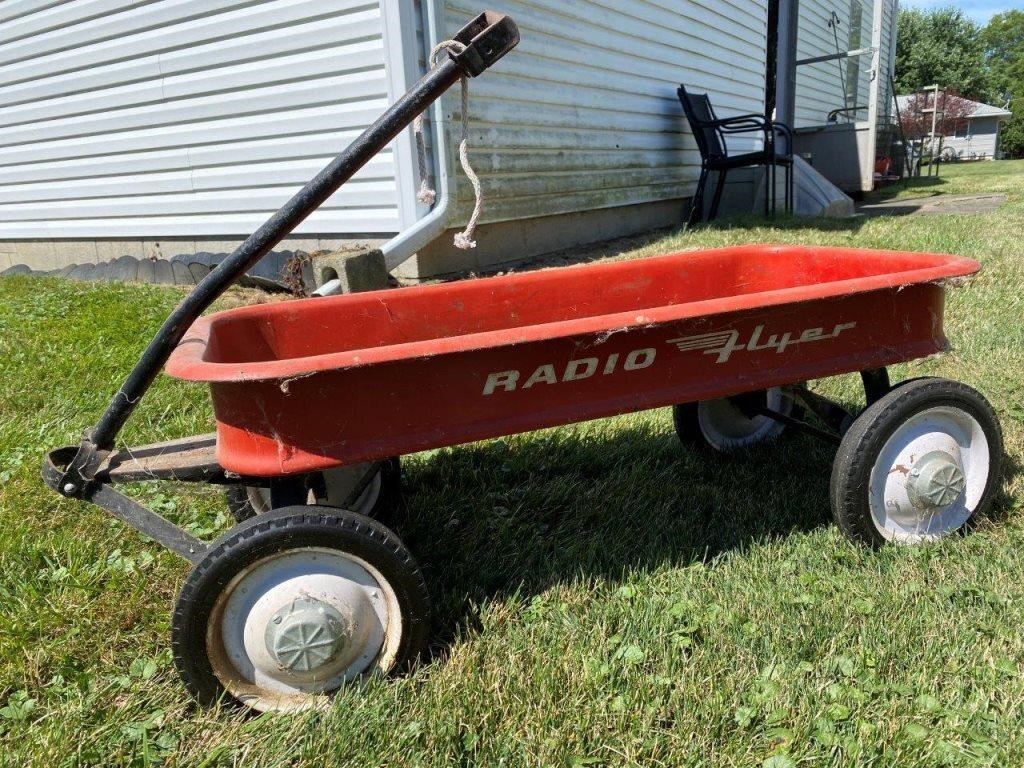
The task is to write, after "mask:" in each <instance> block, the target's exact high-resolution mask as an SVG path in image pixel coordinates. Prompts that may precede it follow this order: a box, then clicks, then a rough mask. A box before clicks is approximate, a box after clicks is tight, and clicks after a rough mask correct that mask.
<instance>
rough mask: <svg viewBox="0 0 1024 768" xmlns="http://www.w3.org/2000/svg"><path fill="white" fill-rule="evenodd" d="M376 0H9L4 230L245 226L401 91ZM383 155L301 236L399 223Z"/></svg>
mask: <svg viewBox="0 0 1024 768" xmlns="http://www.w3.org/2000/svg"><path fill="white" fill-rule="evenodd" d="M385 59H386V57H385V51H384V42H383V39H382V20H381V12H380V8H379V5H378V4H377V3H374V2H368V1H367V0H259V1H254V0H248V1H246V2H242V1H240V0H155V1H150V2H135V3H126V2H123V0H122V1H116V0H71V2H64V3H60V4H54V3H53V2H43V1H40V0H7V1H6V2H4V3H3V4H2V5H0V238H39V239H52V238H104V239H107V238H118V237H121V238H158V237H172V236H192V237H195V236H222V235H245V234H248V233H249V232H251V231H252V230H253V229H255V228H256V227H257V226H259V225H260V224H262V223H263V221H264V220H265V219H266V218H267V217H268V216H269V215H270V214H271V213H273V211H274V210H276V209H277V208H278V207H279V206H280V205H281V204H282V203H283V202H285V201H286V200H287V199H288V198H289V197H290V196H291V195H292V194H293V193H294V192H295V191H296V190H297V189H298V188H299V187H300V186H301V185H302V184H303V183H305V182H306V181H307V180H308V179H309V178H311V177H312V176H313V175H314V174H315V173H316V172H317V171H318V170H319V169H320V168H321V167H323V166H324V165H325V164H326V163H327V162H328V161H329V160H330V159H331V158H332V157H333V156H334V155H336V154H337V153H338V152H339V151H340V150H341V149H343V148H344V147H345V146H346V145H347V144H348V143H349V142H350V141H351V140H352V139H353V138H354V137H355V136H357V135H358V133H359V132H360V131H361V130H362V129H363V128H365V127H366V126H367V125H368V124H369V123H370V122H372V121H373V120H374V119H375V118H376V117H377V116H378V115H379V114H380V113H381V112H382V111H383V110H384V109H385V108H386V106H387V104H388V102H389V95H390V94H389V86H388V78H387V76H386V72H385V66H384V62H385ZM399 219H400V216H399V200H398V191H397V185H396V181H395V158H394V157H393V155H392V151H391V150H390V149H389V150H388V151H385V152H383V153H382V154H381V155H379V156H378V157H377V158H376V159H375V160H374V161H373V162H371V163H370V164H369V165H368V166H367V167H366V168H365V169H363V171H361V172H360V173H359V174H358V175H357V177H356V178H355V179H354V180H353V181H352V182H351V183H350V184H348V185H346V186H345V187H344V188H343V189H342V190H341V191H340V192H339V193H338V194H337V195H335V196H334V197H333V198H332V199H331V200H330V201H328V202H327V204H326V205H325V206H324V207H323V208H321V210H320V211H318V212H316V213H314V214H313V215H312V216H311V217H310V218H309V219H307V220H306V222H304V223H303V224H302V225H300V228H299V229H298V230H297V232H300V233H303V232H305V233H338V234H346V233H358V234H372V233H389V232H395V231H397V230H398V229H399V227H400V221H399Z"/></svg>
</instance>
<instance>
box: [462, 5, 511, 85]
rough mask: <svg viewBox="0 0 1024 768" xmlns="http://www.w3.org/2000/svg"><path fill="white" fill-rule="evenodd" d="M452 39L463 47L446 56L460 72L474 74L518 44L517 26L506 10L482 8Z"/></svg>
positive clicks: (479, 72) (471, 75) (477, 73)
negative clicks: (499, 11)
mask: <svg viewBox="0 0 1024 768" xmlns="http://www.w3.org/2000/svg"><path fill="white" fill-rule="evenodd" d="M452 39H453V40H455V41H456V42H459V43H462V44H463V45H464V46H466V48H465V50H463V51H462V52H461V53H457V54H456V53H451V52H449V56H451V57H452V60H454V61H455V63H456V64H458V65H459V67H460V68H461V69H462V71H463V72H465V73H466V74H467V75H469V76H470V77H476V76H477V75H479V74H481V73H483V72H484V70H486V69H487V68H488V67H490V66H491V65H492V64H494V63H495V62H496V61H498V59H500V58H501V57H502V56H504V55H505V54H506V53H508V52H509V51H511V50H512V49H513V48H515V47H516V46H517V45H519V27H517V26H516V23H515V22H514V21H513V20H512V17H511V16H509V15H507V14H504V13H498V12H497V11H484V12H483V13H481V14H480V15H479V16H477V17H476V18H475V19H473V20H472V21H471V22H469V24H467V25H466V26H464V27H463V28H462V29H460V30H459V32H458V34H456V35H455V37H454V38H452Z"/></svg>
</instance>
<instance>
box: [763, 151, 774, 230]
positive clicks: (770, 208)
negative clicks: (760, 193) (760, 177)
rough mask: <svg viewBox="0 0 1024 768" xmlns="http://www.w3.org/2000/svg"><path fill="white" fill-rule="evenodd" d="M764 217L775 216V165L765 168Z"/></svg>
mask: <svg viewBox="0 0 1024 768" xmlns="http://www.w3.org/2000/svg"><path fill="white" fill-rule="evenodd" d="M764 215H765V216H766V217H771V216H774V215H775V163H771V162H770V163H768V164H767V165H765V167H764Z"/></svg>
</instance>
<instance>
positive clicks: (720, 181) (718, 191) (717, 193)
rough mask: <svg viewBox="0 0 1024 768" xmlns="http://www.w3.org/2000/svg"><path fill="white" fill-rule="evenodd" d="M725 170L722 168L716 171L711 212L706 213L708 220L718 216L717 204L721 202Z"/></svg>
mask: <svg viewBox="0 0 1024 768" xmlns="http://www.w3.org/2000/svg"><path fill="white" fill-rule="evenodd" d="M726 173H727V171H726V170H725V169H724V168H723V169H722V170H720V171H719V172H718V186H716V187H715V197H714V199H713V200H712V201H711V212H710V213H709V214H708V221H714V220H715V218H717V216H718V206H719V205H721V203H722V193H723V192H724V191H725V176H726Z"/></svg>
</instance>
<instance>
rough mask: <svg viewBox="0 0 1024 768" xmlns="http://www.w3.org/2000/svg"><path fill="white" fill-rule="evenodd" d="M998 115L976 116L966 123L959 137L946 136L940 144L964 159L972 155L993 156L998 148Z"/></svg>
mask: <svg viewBox="0 0 1024 768" xmlns="http://www.w3.org/2000/svg"><path fill="white" fill-rule="evenodd" d="M1001 119H1003V118H999V117H977V118H973V119H970V120H966V121H964V122H966V123H967V126H966V129H965V130H964V133H965V134H966V135H964V136H961V137H956V136H946V137H945V138H944V139H943V141H942V146H943V147H944V148H945V147H949V148H951V149H953V150H954V151H956V152H958V153H960V156H961V157H962V158H964V159H965V160H969V159H971V158H972V156H974V157H979V158H980V157H985V158H994V157H995V155H996V152H997V150H998V139H999V121H1000V120H1001Z"/></svg>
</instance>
